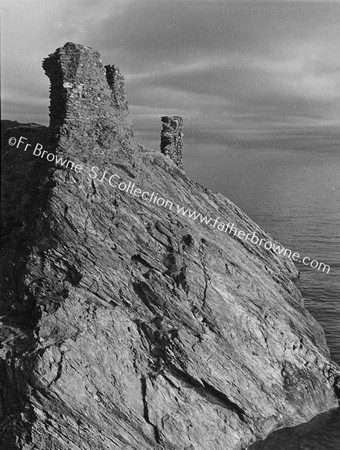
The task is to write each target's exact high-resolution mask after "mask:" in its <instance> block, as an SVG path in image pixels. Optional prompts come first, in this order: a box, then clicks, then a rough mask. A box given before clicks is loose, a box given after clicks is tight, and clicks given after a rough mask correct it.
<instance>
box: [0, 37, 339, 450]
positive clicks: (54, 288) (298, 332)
mask: <svg viewBox="0 0 340 450" xmlns="http://www.w3.org/2000/svg"><path fill="white" fill-rule="evenodd" d="M44 68H45V70H46V72H47V73H48V75H49V76H50V78H51V82H52V87H51V127H50V132H51V135H52V138H53V139H52V143H51V142H50V143H49V145H53V147H51V151H54V152H56V153H57V154H58V155H61V156H65V157H72V158H73V159H75V160H79V161H80V162H81V163H82V164H83V167H84V170H83V171H81V172H80V173H77V172H76V171H73V170H68V169H65V167H62V166H58V165H53V164H52V163H49V162H48V161H46V160H44V159H42V158H37V157H34V156H33V155H32V153H29V152H26V153H25V152H23V151H22V149H19V148H18V149H17V148H15V147H13V146H12V147H10V146H9V145H8V144H6V143H7V142H8V139H9V138H10V137H12V136H17V137H19V136H20V135H26V137H28V138H29V139H30V140H31V143H32V145H34V144H35V143H36V142H41V141H42V140H43V142H41V143H42V144H44V145H45V144H46V145H47V143H48V138H47V137H46V142H45V141H44V133H45V131H46V130H44V129H43V128H42V129H40V131H39V132H40V133H41V134H39V136H37V137H34V133H33V134H31V135H30V136H27V134H24V133H26V132H27V133H28V130H26V129H25V128H24V129H23V128H20V126H19V129H18V125H17V124H10V123H6V124H5V132H4V133H3V139H4V141H3V149H2V159H3V164H2V166H3V174H4V175H3V178H2V179H3V184H4V189H3V192H4V197H3V205H4V208H5V209H4V211H5V215H3V216H2V221H3V223H4V225H5V227H4V228H3V230H4V234H3V236H2V238H3V243H2V247H1V263H2V267H3V275H2V284H3V286H2V309H1V321H2V328H1V333H2V347H1V353H0V355H1V359H0V362H1V364H0V371H1V376H0V383H1V408H0V447H1V448H4V449H6V450H18V449H21V450H33V449H35V450H46V449H48V450H93V449H101V450H103V449H106V450H109V449H110V450H113V449H117V450H122V449H124V450H151V449H159V450H160V449H164V450H165V449H166V450H170V449H172V450H189V449H190V450H206V449H208V448H209V449H211V450H222V449H223V450H241V449H245V448H247V446H248V445H249V444H250V443H251V442H254V441H255V440H257V439H259V438H262V437H264V436H266V435H267V434H268V433H269V432H271V431H273V430H274V429H277V428H279V427H283V426H291V425H296V424H299V423H302V422H304V421H307V420H309V419H310V418H311V417H313V416H314V415H315V414H317V413H319V412H322V411H325V410H327V409H329V408H331V407H333V406H336V405H337V398H336V395H335V393H334V389H333V384H334V377H335V375H336V373H337V371H338V368H337V367H336V366H335V364H333V363H332V361H331V360H330V356H329V351H328V348H327V346H326V341H325V337H324V332H323V330H322V329H321V327H320V325H319V324H318V323H317V322H316V321H315V320H314V319H313V317H312V316H311V315H310V314H309V313H308V312H307V311H306V309H305V308H304V306H303V299H302V297H301V294H300V293H299V291H298V290H297V288H296V287H295V285H294V283H293V281H292V279H294V278H295V277H296V276H297V275H298V272H297V270H296V268H295V267H294V265H293V264H292V262H291V261H290V260H289V259H288V258H284V257H282V256H280V255H278V254H275V253H274V252H272V251H270V250H266V249H264V248H263V247H259V246H256V245H253V244H251V243H250V242H249V241H244V240H242V239H240V238H239V237H238V236H237V235H236V236H235V235H233V234H232V233H230V234H229V233H225V232H221V231H220V230H219V229H218V228H217V227H212V226H208V225H204V224H202V223H200V222H199V221H194V220H192V219H189V218H187V217H184V216H183V215H181V214H178V213H177V208H176V205H183V206H185V207H189V208H191V209H192V210H196V211H201V212H202V214H206V215H208V216H211V217H214V218H217V217H220V218H221V219H220V220H221V221H222V220H223V221H224V222H225V223H227V222H230V223H233V224H234V226H235V227H237V229H239V230H244V231H245V232H247V233H253V232H255V233H256V234H257V236H259V237H260V238H264V239H266V240H267V239H271V237H270V236H269V235H268V234H267V233H266V232H265V231H264V230H263V229H261V228H260V227H259V226H258V225H257V224H255V223H254V222H253V221H252V220H251V219H250V218H249V217H247V216H246V215H245V214H244V213H243V212H242V211H241V210H240V209H239V208H238V207H237V206H235V205H234V204H233V203H232V202H230V201H229V200H228V199H226V198H225V197H224V196H223V195H221V194H215V193H213V192H211V191H209V190H208V189H206V188H204V187H203V186H201V185H199V184H198V183H196V182H194V181H192V180H190V179H189V178H188V177H187V176H185V174H184V172H183V171H182V170H180V169H179V167H178V164H177V162H176V161H175V162H174V161H172V159H171V158H168V157H166V156H164V155H163V154H162V153H155V152H145V151H144V152H137V151H136V150H134V148H135V147H134V146H133V139H132V131H131V128H130V127H131V123H130V121H129V120H126V117H127V109H125V111H124V114H122V111H121V108H122V107H123V108H126V104H125V103H124V101H123V102H121V101H120V100H119V98H120V99H121V98H123V97H121V96H119V95H118V96H116V98H115V96H114V95H113V94H112V90H111V86H112V84H111V81H110V80H111V79H112V78H110V77H111V76H112V72H110V71H111V69H110V70H108V71H106V73H105V69H103V67H102V66H101V63H100V59H99V55H98V53H97V52H94V51H93V50H91V49H89V48H88V47H83V46H80V45H75V44H70V43H68V44H66V45H65V46H64V47H63V48H61V49H58V50H57V51H56V52H55V53H54V54H53V55H52V56H50V57H49V59H48V60H47V61H45V63H44ZM107 74H108V78H106V75H107ZM113 78H114V74H113ZM118 79H119V77H118ZM108 80H109V84H108V83H107V81H108ZM65 83H66V86H65ZM67 83H69V84H67ZM105 83H106V84H105ZM114 85H115V83H114V82H113V86H114ZM58 86H59V88H58ZM81 86H83V87H82V88H80V87H81ZM119 89H120V92H122V90H121V89H122V86H121V85H120V87H119ZM91 96H92V97H91ZM91 99H92V101H91ZM124 105H125V106H124ZM72 118H73V119H72ZM119 118H121V120H122V122H119ZM104 119H105V121H106V122H105V123H106V125H105V126H103V127H101V126H100V124H102V123H103V122H102V120H104ZM29 128H30V127H29ZM124 158H125V159H124ZM92 166H96V167H97V168H98V171H97V172H98V176H97V177H96V178H94V177H91V174H92V172H91V170H90V169H89V168H91V167H92ZM105 170H106V171H107V173H106V174H104V172H105ZM99 172H100V173H99ZM111 174H114V175H115V180H116V181H117V183H118V182H125V183H126V184H127V183H128V182H129V181H131V182H133V183H135V185H136V187H137V186H138V187H140V188H141V190H143V192H148V193H149V194H150V193H151V192H153V193H156V195H157V198H164V199H166V200H171V201H172V202H173V208H168V209H166V208H165V207H163V206H160V204H159V203H158V204H157V202H154V201H150V195H149V196H147V195H146V196H145V198H142V197H141V195H139V196H138V195H137V194H136V191H134V193H131V191H130V192H127V191H126V190H123V189H122V190H121V189H120V188H119V187H118V186H117V185H114V186H112V183H111V184H110V183H109V182H108V177H109V176H110V175H111ZM153 198H155V197H153Z"/></svg>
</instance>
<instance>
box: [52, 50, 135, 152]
mask: <svg viewBox="0 0 340 450" xmlns="http://www.w3.org/2000/svg"><path fill="white" fill-rule="evenodd" d="M43 68H44V70H45V72H46V74H47V76H48V77H49V78H50V80H51V88H50V101H51V102H50V131H51V137H52V139H53V140H55V141H56V142H58V148H59V149H60V150H61V151H64V152H66V153H72V155H73V156H74V155H75V154H78V153H80V154H81V155H82V156H85V157H86V156H87V155H88V156H90V155H91V156H92V155H95V156H96V160H97V161H98V159H99V160H101V159H102V160H105V159H111V158H112V157H114V158H115V159H117V158H119V156H122V157H125V158H126V157H129V156H131V154H132V152H133V148H134V139H133V131H132V121H131V118H130V114H129V111H128V105H127V101H126V96H125V92H124V78H123V76H122V75H121V74H120V72H119V70H118V69H117V67H116V66H106V67H104V66H103V64H102V62H101V60H100V55H99V53H98V52H97V51H94V50H92V49H91V48H90V47H86V46H84V45H79V44H73V43H71V42H67V43H66V44H65V45H64V46H63V47H61V48H58V49H57V50H56V51H55V52H54V53H52V54H51V55H49V56H48V58H46V59H45V60H44V62H43Z"/></svg>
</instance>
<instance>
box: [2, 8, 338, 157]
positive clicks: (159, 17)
mask: <svg viewBox="0 0 340 450" xmlns="http://www.w3.org/2000/svg"><path fill="white" fill-rule="evenodd" d="M1 10H2V11H1V12H2V31H1V33H2V44H1V50H2V65H1V66H2V69H1V72H2V73H1V75H2V118H3V119H9V120H17V121H19V122H36V123H40V124H45V125H47V124H48V121H49V117H48V104H49V98H48V96H49V80H48V78H47V76H46V75H45V74H44V72H43V69H42V68H41V62H42V60H43V58H45V57H46V56H47V55H48V54H50V53H53V52H54V50H55V49H56V48H58V47H61V46H63V45H64V44H65V43H66V42H68V41H72V42H75V43H80V44H84V45H87V46H90V47H92V48H94V49H96V50H98V51H99V52H100V53H101V57H102V61H103V63H104V64H116V65H118V67H119V68H120V71H121V72H122V73H123V75H124V76H125V79H126V92H127V97H128V101H129V105H130V111H131V114H132V119H133V122H134V128H135V136H136V139H137V141H138V142H140V143H142V144H144V145H148V146H151V147H152V148H158V147H159V140H160V138H159V136H160V129H161V122H160V117H161V116H162V115H180V116H182V117H183V119H184V139H185V144H186V145H187V148H188V152H189V154H191V155H193V154H194V153H195V152H198V153H199V152H205V151H206V148H207V146H209V147H210V148H214V149H215V150H216V149H217V151H222V152H223V151H225V150H226V149H228V148H229V149H230V148H232V149H234V150H235V149H240V150H241V151H242V150H245V149H252V148H254V149H264V150H265V149H282V151H284V150H285V149H289V150H309V149H310V150H315V151H338V147H337V146H338V142H339V137H340V136H339V130H340V127H339V125H340V123H339V122H340V45H339V42H340V2H339V1H304V0H303V1H301V0H300V1H290V0H287V1H276V0H268V1H260V0H249V1H243V0H237V1H228V0H2V1H1Z"/></svg>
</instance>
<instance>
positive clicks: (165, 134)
mask: <svg viewBox="0 0 340 450" xmlns="http://www.w3.org/2000/svg"><path fill="white" fill-rule="evenodd" d="M161 120H162V126H163V127H162V132H161V152H162V153H163V154H164V155H167V156H169V158H171V159H172V160H173V161H174V163H175V164H176V165H177V166H178V167H179V168H180V169H183V164H182V141H183V133H182V129H183V119H182V118H181V117H179V116H163V117H162V118H161Z"/></svg>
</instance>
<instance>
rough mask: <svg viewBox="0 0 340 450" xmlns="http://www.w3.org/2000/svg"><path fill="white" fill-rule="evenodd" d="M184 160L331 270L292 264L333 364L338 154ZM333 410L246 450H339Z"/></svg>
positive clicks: (337, 315) (338, 306) (338, 355)
mask: <svg viewBox="0 0 340 450" xmlns="http://www.w3.org/2000/svg"><path fill="white" fill-rule="evenodd" d="M185 154H186V156H185V158H184V168H185V171H186V173H187V175H188V176H189V177H190V178H192V179H194V180H196V181H198V182H199V183H201V184H203V185H205V186H207V187H208V188H210V189H212V190H213V191H215V192H221V193H222V194H224V195H225V196H226V197H228V198H229V199H230V200H232V201H233V202H234V203H236V204H237V205H238V206H239V207H241V209H243V211H244V212H245V213H246V214H248V216H249V217H251V218H252V219H253V220H254V221H255V222H257V223H258V224H259V225H261V226H262V227H263V228H264V229H265V230H267V231H268V232H269V233H270V234H271V236H272V237H273V238H275V239H277V240H278V241H279V242H280V243H281V244H282V245H283V246H284V247H286V248H289V249H290V250H292V252H293V253H294V252H298V253H300V255H301V256H302V257H304V256H307V257H309V258H310V260H316V261H318V262H319V263H320V262H322V263H324V264H327V265H328V266H329V267H330V269H329V271H328V269H325V270H324V271H323V270H322V268H321V269H320V270H318V269H317V268H314V269H313V268H312V267H310V266H307V265H303V264H302V263H296V265H297V267H298V269H299V270H300V278H299V280H298V281H297V283H296V284H297V285H298V287H299V289H300V291H301V292H302V294H303V296H304V301H305V306H306V308H307V309H308V310H309V311H310V312H311V313H312V315H313V316H314V317H315V318H316V320H317V321H318V322H319V323H320V324H321V325H322V326H323V328H324V330H325V334H326V339H327V342H328V346H329V349H330V351H331V356H332V358H333V360H334V361H335V362H336V363H337V364H338V365H339V366H340V152H339V151H337V152H336V151H334V150H333V151H331V150H329V151H327V150H321V149H320V150H318V151H317V150H296V149H294V150H287V149H284V150H282V149H269V150H265V149H264V150H261V149H258V148H255V149H230V148H226V147H223V146H217V147H214V146H212V147H209V146H206V147H205V146H203V145H199V144H198V145H196V146H195V145H192V146H189V148H188V151H187V152H185ZM313 264H314V265H315V266H316V265H317V263H313ZM322 267H323V266H322ZM327 272H328V273H327ZM339 411H340V409H339V408H335V409H333V410H331V411H329V412H327V413H324V414H320V415H319V416H317V417H315V418H314V419H312V420H311V421H310V422H308V423H307V424H303V425H300V426H297V427H294V428H285V429H282V430H278V431H276V432H274V433H272V434H271V435H270V436H268V438H267V439H266V440H264V441H261V442H259V443H256V444H255V445H253V446H251V447H250V449H249V450H272V449H273V450H274V449H275V450H277V449H279V450H340V412H339Z"/></svg>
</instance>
